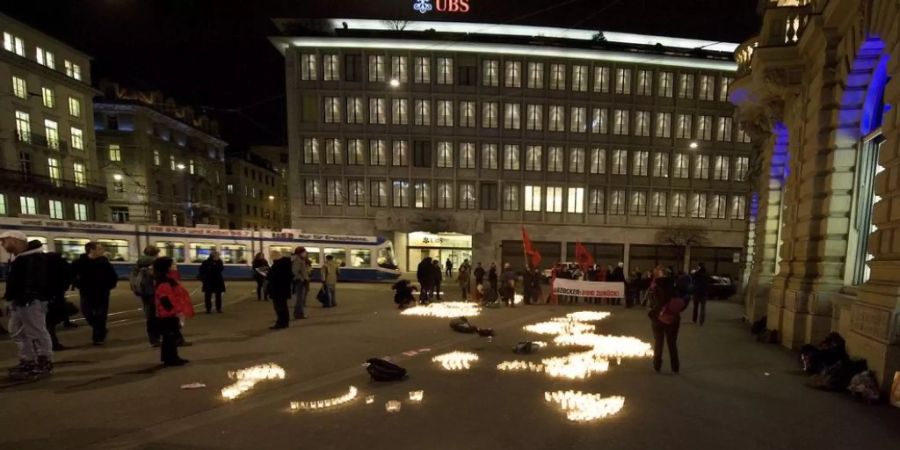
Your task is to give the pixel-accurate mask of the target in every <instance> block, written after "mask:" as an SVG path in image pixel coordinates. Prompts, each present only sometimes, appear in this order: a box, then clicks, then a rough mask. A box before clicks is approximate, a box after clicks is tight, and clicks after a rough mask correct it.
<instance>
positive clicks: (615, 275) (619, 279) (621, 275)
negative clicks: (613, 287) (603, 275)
mask: <svg viewBox="0 0 900 450" xmlns="http://www.w3.org/2000/svg"><path fill="white" fill-rule="evenodd" d="M624 267H625V263H623V262H621V261H620V262H619V264H618V265H617V266H616V268H615V269H613V270H612V272H611V273H610V274H609V277H608V278H607V279H608V280H609V281H611V282H613V283H624V282H625V269H624ZM613 304H614V305H621V304H622V298H621V297H620V298H615V299H613Z"/></svg>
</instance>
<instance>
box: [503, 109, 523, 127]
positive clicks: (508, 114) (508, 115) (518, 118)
mask: <svg viewBox="0 0 900 450" xmlns="http://www.w3.org/2000/svg"><path fill="white" fill-rule="evenodd" d="M503 128H506V129H507V130H519V129H521V128H522V105H520V104H518V103H505V104H504V105H503Z"/></svg>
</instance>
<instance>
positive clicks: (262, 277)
mask: <svg viewBox="0 0 900 450" xmlns="http://www.w3.org/2000/svg"><path fill="white" fill-rule="evenodd" d="M252 268H253V280H254V281H256V301H258V302H261V301H263V300H269V294H268V292H266V287H265V284H266V274H267V273H268V272H269V261H267V260H266V255H263V252H259V253H257V254H256V256H254V257H253V264H252Z"/></svg>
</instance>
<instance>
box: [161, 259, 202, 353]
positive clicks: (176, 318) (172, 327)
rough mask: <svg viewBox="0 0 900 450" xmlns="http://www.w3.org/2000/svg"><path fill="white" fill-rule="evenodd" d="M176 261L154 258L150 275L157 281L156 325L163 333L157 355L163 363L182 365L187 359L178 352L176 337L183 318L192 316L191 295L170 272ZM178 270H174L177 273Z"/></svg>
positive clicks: (179, 333) (178, 335)
mask: <svg viewBox="0 0 900 450" xmlns="http://www.w3.org/2000/svg"><path fill="white" fill-rule="evenodd" d="M174 271H175V261H174V260H172V258H169V257H167V256H166V257H161V258H157V259H156V260H154V261H153V278H154V281H155V282H156V297H155V300H156V326H157V330H158V331H159V333H160V334H161V335H162V343H161V344H160V347H159V357H160V360H161V361H162V363H163V364H164V365H166V366H167V367H169V366H183V365H185V364H187V362H188V360H186V359H183V358H181V357H180V356H179V355H178V340H179V337H180V336H181V332H180V330H181V326H182V323H183V322H184V320H185V319H186V318H188V317H193V316H194V305H193V304H192V303H191V294H189V293H188V291H187V289H185V288H184V286H182V285H181V283H179V282H178V280H177V277H173V276H172V275H171V274H172V272H174ZM176 273H177V272H176Z"/></svg>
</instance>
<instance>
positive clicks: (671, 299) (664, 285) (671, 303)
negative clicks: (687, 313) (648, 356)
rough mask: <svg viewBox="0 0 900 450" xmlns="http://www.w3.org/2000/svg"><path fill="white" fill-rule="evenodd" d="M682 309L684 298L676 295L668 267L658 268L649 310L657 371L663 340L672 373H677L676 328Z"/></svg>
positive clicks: (654, 365) (677, 327) (654, 363)
mask: <svg viewBox="0 0 900 450" xmlns="http://www.w3.org/2000/svg"><path fill="white" fill-rule="evenodd" d="M683 310H684V300H683V299H681V298H679V297H677V291H676V290H675V280H673V279H672V272H671V270H669V269H658V272H657V275H656V279H655V286H654V289H653V295H652V304H651V308H650V312H649V313H648V314H647V315H648V316H649V317H650V323H651V328H652V329H653V342H654V344H653V370H655V371H657V372H659V371H660V369H661V368H662V354H663V340H665V345H666V346H668V347H669V360H670V364H671V368H672V372H673V373H678V369H679V360H678V345H677V340H678V329H679V327H680V325H681V316H680V314H681V311H683Z"/></svg>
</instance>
